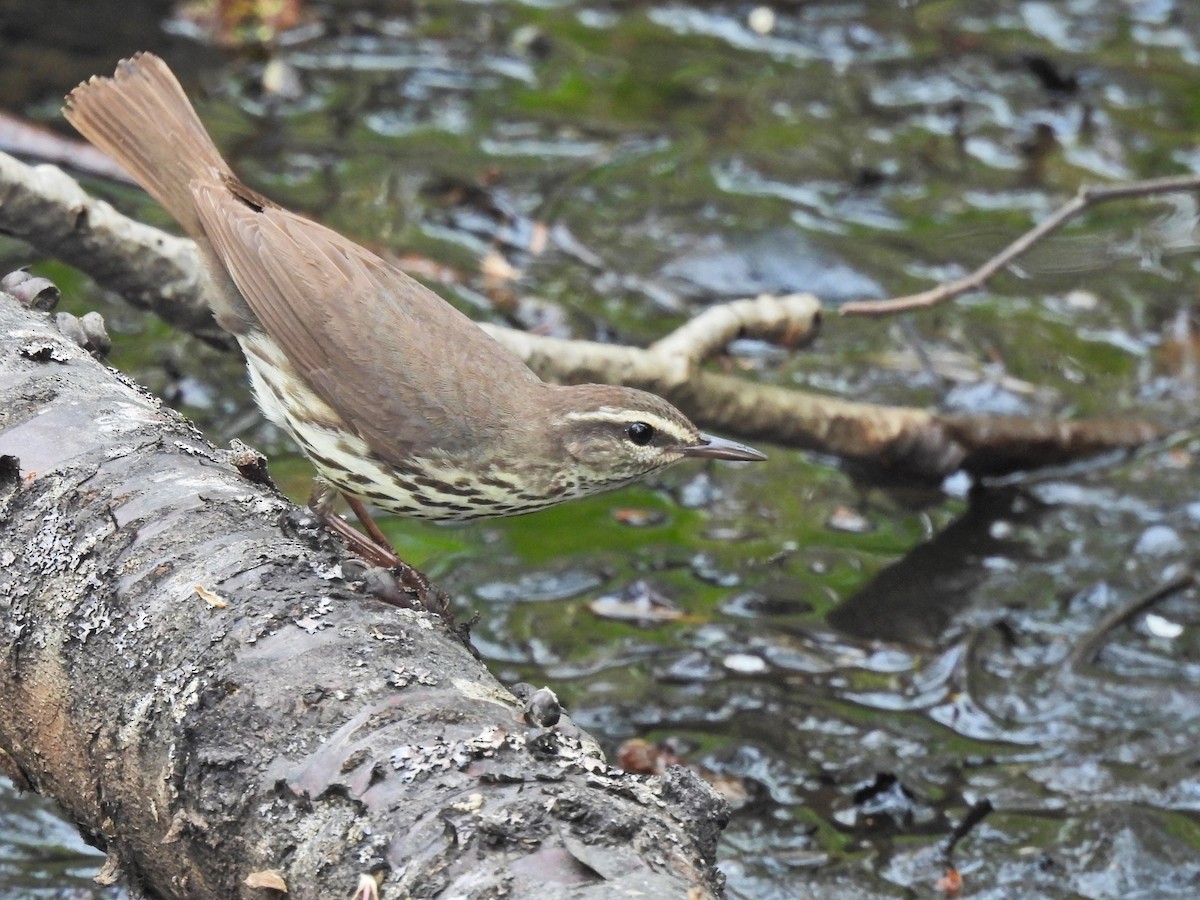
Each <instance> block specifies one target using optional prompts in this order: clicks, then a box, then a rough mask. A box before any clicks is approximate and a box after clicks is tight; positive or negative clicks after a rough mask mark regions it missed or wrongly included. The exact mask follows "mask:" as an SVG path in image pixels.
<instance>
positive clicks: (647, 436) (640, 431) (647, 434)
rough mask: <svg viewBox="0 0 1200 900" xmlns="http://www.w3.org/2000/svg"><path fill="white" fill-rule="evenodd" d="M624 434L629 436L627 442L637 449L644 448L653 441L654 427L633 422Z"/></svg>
mask: <svg viewBox="0 0 1200 900" xmlns="http://www.w3.org/2000/svg"><path fill="white" fill-rule="evenodd" d="M625 433H626V434H627V435H628V436H629V440H631V441H633V442H634V443H635V444H637V445H638V446H639V447H645V446H646V445H647V444H648V443H650V442H651V441H652V440H654V426H653V425H647V424H646V423H645V422H634V423H633V424H632V425H630V426H629V427H628V428H626V429H625Z"/></svg>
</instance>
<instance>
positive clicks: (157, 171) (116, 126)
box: [63, 53, 231, 238]
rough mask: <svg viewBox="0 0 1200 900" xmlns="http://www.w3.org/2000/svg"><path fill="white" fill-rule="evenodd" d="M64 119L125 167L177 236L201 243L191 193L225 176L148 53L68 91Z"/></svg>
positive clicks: (181, 97)
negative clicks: (178, 230)
mask: <svg viewBox="0 0 1200 900" xmlns="http://www.w3.org/2000/svg"><path fill="white" fill-rule="evenodd" d="M63 115H65V116H66V118H67V121H69V122H70V123H71V124H72V125H74V126H75V128H76V129H78V130H79V132H80V134H82V135H83V136H84V137H85V138H87V139H88V140H89V141H91V142H92V143H93V144H95V145H96V146H97V147H99V148H100V149H101V150H103V151H104V152H105V153H107V154H108V155H109V156H111V157H112V158H113V159H115V160H116V161H117V162H119V163H120V164H121V165H122V166H124V167H125V169H127V170H128V171H129V174H130V175H132V176H133V178H134V180H135V181H137V183H138V184H140V185H141V186H142V187H143V188H145V190H146V192H147V193H148V194H150V196H152V197H153V198H154V199H155V200H157V201H158V202H159V203H161V204H162V205H163V207H164V208H165V209H166V210H167V212H169V213H170V214H171V215H172V216H174V217H175V220H176V221H177V222H178V223H179V224H180V225H181V226H183V229H184V231H186V232H187V233H188V234H189V235H190V236H191V237H193V238H196V237H200V236H202V235H203V229H202V228H201V225H200V219H199V218H198V217H197V215H196V210H195V207H194V205H193V202H192V187H191V186H192V184H193V182H195V181H196V180H197V179H204V180H206V181H208V180H212V179H216V180H224V179H225V178H227V177H229V176H230V175H231V173H230V169H229V166H228V164H227V163H226V162H225V160H223V159H222V158H221V154H220V152H219V151H218V150H217V146H216V144H214V143H213V140H212V138H211V137H210V136H209V134H208V132H207V131H206V130H205V128H204V126H203V125H202V124H201V122H200V118H199V117H198V116H197V115H196V111H195V109H193V108H192V104H191V102H190V101H189V100H188V98H187V95H186V94H184V92H183V88H182V87H180V85H179V81H178V80H176V78H175V75H174V74H173V73H172V72H171V70H170V69H169V68H167V64H166V63H165V62H163V61H162V60H161V59H160V58H159V57H157V56H155V55H154V54H153V53H139V54H137V55H135V56H132V57H130V58H129V59H125V60H122V61H121V62H120V63H118V64H117V70H116V72H114V73H113V76H112V77H111V78H101V77H98V76H97V77H93V78H90V79H89V80H87V81H85V82H84V83H83V84H81V85H79V87H77V88H75V90H73V91H71V93H70V94H68V95H67V99H66V105H65V106H64V107H63Z"/></svg>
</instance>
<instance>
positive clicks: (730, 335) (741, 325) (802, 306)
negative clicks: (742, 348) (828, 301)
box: [650, 294, 821, 364]
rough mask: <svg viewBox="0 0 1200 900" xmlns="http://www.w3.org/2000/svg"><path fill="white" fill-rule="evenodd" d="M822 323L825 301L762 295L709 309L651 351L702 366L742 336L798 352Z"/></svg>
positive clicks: (799, 295) (811, 298)
mask: <svg viewBox="0 0 1200 900" xmlns="http://www.w3.org/2000/svg"><path fill="white" fill-rule="evenodd" d="M820 322H821V301H820V300H818V299H817V298H816V297H814V296H813V295H812V294H785V295H783V296H773V295H771V294H762V295H760V296H758V297H754V298H752V299H745V300H733V301H731V302H729V303H722V304H720V305H719V306H713V307H710V308H709V309H706V310H705V311H704V312H702V313H700V314H699V315H697V316H695V317H694V318H692V319H689V320H688V321H687V322H685V323H684V324H683V325H680V326H679V327H678V328H676V329H675V330H674V331H672V332H671V333H670V334H668V335H667V336H666V337H664V338H663V339H662V340H659V341H656V342H655V343H654V344H652V345H651V346H650V352H651V353H656V354H661V355H662V356H679V357H683V358H684V359H687V360H688V361H689V362H691V363H693V364H698V363H700V362H703V361H704V360H705V359H708V358H709V357H711V356H713V355H715V354H717V353H720V352H721V351H722V350H724V349H725V348H726V347H727V346H729V344H730V342H731V341H733V340H735V339H737V338H740V337H754V338H761V339H762V340H765V341H770V342H771V343H773V344H779V345H781V346H784V347H788V348H792V349H794V348H797V347H802V346H804V345H805V344H807V343H809V342H810V341H811V340H812V339H813V338H814V337H815V336H816V332H817V327H818V326H819V325H820Z"/></svg>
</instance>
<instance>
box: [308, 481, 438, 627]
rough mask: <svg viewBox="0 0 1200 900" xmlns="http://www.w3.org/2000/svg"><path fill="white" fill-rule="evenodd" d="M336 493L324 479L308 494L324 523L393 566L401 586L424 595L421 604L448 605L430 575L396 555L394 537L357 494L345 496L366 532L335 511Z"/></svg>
mask: <svg viewBox="0 0 1200 900" xmlns="http://www.w3.org/2000/svg"><path fill="white" fill-rule="evenodd" d="M337 494H338V492H337V491H336V490H334V488H333V487H331V486H330V485H328V484H326V483H325V482H324V481H322V480H321V479H317V480H316V481H314V482H313V491H312V494H311V495H310V497H309V501H308V505H309V506H310V507H311V508H312V511H313V512H314V513H316V515H317V518H318V519H319V520H320V521H321V524H323V525H324V526H325V527H326V528H328V529H329V530H330V531H333V532H334V533H336V534H338V535H340V536H341V537H342V539H343V540H344V541H345V542H346V545H347V546H348V547H349V548H350V550H351V552H352V553H355V554H357V555H358V556H360V557H361V558H362V559H364V560H366V561H367V562H369V563H371V564H372V565H376V566H382V567H383V568H385V569H391V570H392V571H393V572H394V573H395V574H396V578H397V581H398V582H399V583H400V585H401V587H403V588H406V589H408V590H411V591H413V592H414V593H415V594H416V595H417V596H418V597H419V598H421V604H422V605H423V606H425V607H426V608H428V609H434V611H437V609H435V607H437V608H441V607H444V606H446V604H447V602H448V601H447V598H445V595H444V594H442V592H441V591H439V590H437V589H435V588H434V587H433V585H431V584H430V583H429V579H428V578H426V577H425V573H423V572H419V571H417V570H416V569H414V568H413V567H412V566H410V565H409V564H408V563H406V562H405V561H404V560H402V559H401V558H400V557H399V556H397V555H396V551H395V550H394V549H393V548H392V544H391V541H389V540H388V539H387V535H385V534H384V533H383V531H382V530H380V528H379V526H378V525H376V524H375V520H374V519H372V518H371V514H370V513H368V512H367V509H366V507H365V506H364V505H363V502H362V501H361V500H359V499H358V498H357V497H351V496H350V495H349V494H342V496H343V497H344V498H345V499H346V503H347V504H349V506H350V509H351V510H353V511H354V514H355V515H356V516H358V521H359V522H361V523H362V526H363V528H365V529H366V531H367V534H366V535H364V534H363V533H362V532H361V531H359V530H358V529H357V528H355V527H354V526H352V525H351V524H350V523H349V522H347V521H346V520H345V519H343V518H342V517H341V516H339V515H338V514H337V513H336V512H334V511H333V505H334V503H335V502H336V501H337ZM368 535H369V536H368ZM429 598H434V599H435V600H436V603H431V601H430V599H429Z"/></svg>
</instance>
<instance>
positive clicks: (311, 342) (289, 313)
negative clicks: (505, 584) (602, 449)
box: [193, 180, 539, 459]
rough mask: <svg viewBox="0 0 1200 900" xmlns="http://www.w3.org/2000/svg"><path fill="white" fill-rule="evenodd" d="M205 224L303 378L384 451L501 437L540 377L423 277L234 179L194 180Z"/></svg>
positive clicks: (466, 446) (462, 447) (459, 447)
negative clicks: (265, 200)
mask: <svg viewBox="0 0 1200 900" xmlns="http://www.w3.org/2000/svg"><path fill="white" fill-rule="evenodd" d="M193 194H194V196H195V204H196V211H197V213H198V215H199V217H200V220H201V222H202V224H203V227H204V231H205V234H206V236H207V237H208V239H209V240H210V241H211V243H212V247H213V250H214V252H215V253H216V255H217V257H218V258H219V259H220V261H221V262H222V264H223V265H224V266H225V268H226V270H227V271H228V272H229V275H230V277H231V278H232V279H233V282H234V284H236V286H237V288H238V290H239V291H240V292H241V293H242V294H243V295H244V296H245V298H246V302H247V303H249V305H250V307H251V309H253V311H254V314H255V315H256V316H257V317H258V319H259V321H260V322H261V323H262V326H263V328H264V329H265V331H266V332H267V333H268V334H269V335H270V336H271V337H272V338H273V339H274V340H275V342H276V343H277V344H278V345H279V346H280V347H281V348H282V349H283V351H284V353H285V354H286V355H287V357H288V359H289V360H290V361H291V363H292V364H293V366H294V367H295V368H296V371H297V372H298V374H299V375H300V376H301V377H302V378H303V379H304V380H305V382H307V383H308V385H309V386H310V387H311V388H312V389H313V390H314V391H316V392H317V394H319V395H320V396H321V397H322V399H324V400H325V401H326V403H328V404H329V405H330V406H331V407H332V408H333V409H334V410H335V411H336V412H337V413H338V414H339V415H340V416H341V417H342V419H343V420H344V421H345V422H346V423H347V424H348V425H349V426H350V427H351V428H352V429H354V430H355V431H356V432H357V433H358V434H359V435H360V436H361V437H362V438H363V439H364V440H365V441H367V443H368V444H369V445H370V446H371V448H372V449H373V450H374V451H375V452H376V453H377V454H379V455H380V456H382V457H383V458H384V459H402V458H403V457H405V456H408V455H409V454H412V453H417V454H421V453H423V452H425V451H429V450H436V449H441V450H446V451H449V452H451V453H457V452H469V451H470V450H471V449H472V448H473V447H475V446H478V445H480V444H486V443H487V442H488V441H491V440H495V439H496V438H497V437H498V436H499V434H500V432H502V431H503V428H504V426H505V424H506V423H511V417H512V416H515V415H521V414H522V410H521V406H520V402H519V401H520V395H521V392H520V390H519V388H520V386H521V385H522V384H524V383H534V384H537V383H539V380H538V378H537V376H536V375H534V374H533V372H532V371H531V370H530V369H529V368H528V367H527V366H526V365H525V364H524V363H523V362H521V360H520V359H518V358H517V357H516V356H515V355H514V354H512V353H511V352H510V351H508V350H506V349H505V348H503V347H501V346H500V345H499V344H498V343H496V341H494V340H493V339H492V338H491V337H489V336H488V335H487V334H485V333H484V332H483V331H482V330H481V329H480V328H479V327H478V326H477V325H475V323H474V322H472V321H471V320H470V319H469V318H467V317H466V316H465V315H463V314H462V313H460V312H459V311H458V310H456V309H455V308H454V307H452V306H451V305H450V304H449V303H447V302H446V301H445V300H443V299H442V298H441V297H439V296H437V294H435V293H433V291H431V290H429V289H428V288H426V287H425V286H424V285H422V284H420V283H419V282H417V281H415V280H414V279H412V278H410V277H409V276H408V275H406V274H404V273H403V272H401V271H400V270H399V269H397V268H395V267H394V266H392V265H390V264H389V263H387V262H386V261H385V260H383V259H381V258H380V257H378V256H377V255H375V254H374V253H371V252H370V251H369V250H367V249H365V248H364V247H361V246H359V245H358V244H355V243H354V242H353V241H351V240H349V239H347V238H345V237H342V236H341V235H339V234H337V233H336V232H334V231H331V230H330V229H328V228H325V227H324V226H322V225H318V224H317V223H316V222H313V221H311V220H309V219H306V218H304V217H302V216H299V215H296V214H295V213H291V212H288V211H287V210H284V209H281V208H278V207H274V206H267V205H263V204H260V203H259V202H257V198H256V197H255V195H254V194H253V193H252V192H249V191H245V192H242V191H240V190H239V186H238V185H237V184H236V183H235V182H232V181H228V180H226V181H216V180H213V181H202V182H196V183H195V184H194V185H193Z"/></svg>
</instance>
